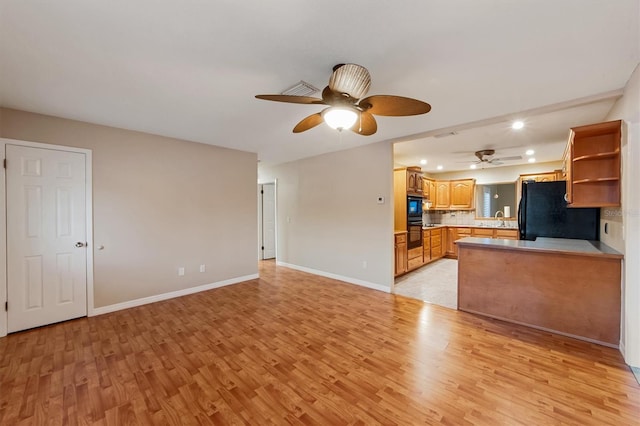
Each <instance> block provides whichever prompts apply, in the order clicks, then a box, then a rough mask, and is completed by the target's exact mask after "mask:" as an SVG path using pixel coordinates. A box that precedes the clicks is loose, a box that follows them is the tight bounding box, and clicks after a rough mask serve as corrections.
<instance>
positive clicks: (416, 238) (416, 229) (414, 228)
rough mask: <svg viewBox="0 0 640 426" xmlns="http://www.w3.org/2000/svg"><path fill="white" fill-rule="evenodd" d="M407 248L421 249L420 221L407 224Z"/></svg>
mask: <svg viewBox="0 0 640 426" xmlns="http://www.w3.org/2000/svg"><path fill="white" fill-rule="evenodd" d="M407 231H408V232H407V235H408V238H407V248H408V249H409V250H411V249H412V248H416V247H422V221H420V222H413V223H412V222H407Z"/></svg>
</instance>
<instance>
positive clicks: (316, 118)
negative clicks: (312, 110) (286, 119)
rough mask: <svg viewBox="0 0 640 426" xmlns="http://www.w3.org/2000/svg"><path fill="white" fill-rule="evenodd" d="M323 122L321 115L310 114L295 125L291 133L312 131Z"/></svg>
mask: <svg viewBox="0 0 640 426" xmlns="http://www.w3.org/2000/svg"><path fill="white" fill-rule="evenodd" d="M323 121H324V120H323V119H322V115H321V114H320V113H319V112H318V113H316V114H311V115H310V116H308V117H306V118H303V119H302V120H300V122H299V123H298V124H296V127H294V128H293V133H301V132H304V131H305V130H309V129H312V128H314V127H316V126H317V125H318V124H320V123H322V122H323Z"/></svg>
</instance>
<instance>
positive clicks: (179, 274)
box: [178, 266, 184, 277]
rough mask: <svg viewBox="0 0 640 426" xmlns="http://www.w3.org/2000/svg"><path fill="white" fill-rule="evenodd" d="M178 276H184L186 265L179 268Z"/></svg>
mask: <svg viewBox="0 0 640 426" xmlns="http://www.w3.org/2000/svg"><path fill="white" fill-rule="evenodd" d="M178 276H179V277H182V276H184V266H181V267H179V268H178Z"/></svg>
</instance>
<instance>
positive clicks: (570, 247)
mask: <svg viewBox="0 0 640 426" xmlns="http://www.w3.org/2000/svg"><path fill="white" fill-rule="evenodd" d="M456 244H458V245H459V246H465V245H466V246H484V247H489V248H492V249H498V250H524V251H533V252H542V253H562V254H579V255H583V256H598V257H610V258H614V259H623V258H624V255H623V254H622V253H620V252H618V251H616V250H614V249H613V248H611V247H609V246H608V245H606V244H604V243H602V242H600V241H587V240H572V239H567V238H538V239H536V240H535V241H527V240H500V239H493V238H478V237H466V238H461V239H459V240H457V241H456Z"/></svg>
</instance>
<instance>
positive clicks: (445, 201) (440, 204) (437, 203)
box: [431, 180, 451, 210]
mask: <svg viewBox="0 0 640 426" xmlns="http://www.w3.org/2000/svg"><path fill="white" fill-rule="evenodd" d="M450 187H451V186H450V182H449V181H448V180H437V181H436V182H435V188H436V193H435V200H434V201H433V202H432V203H433V204H431V207H432V208H434V209H441V210H449V208H450V205H451V198H450Z"/></svg>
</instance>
